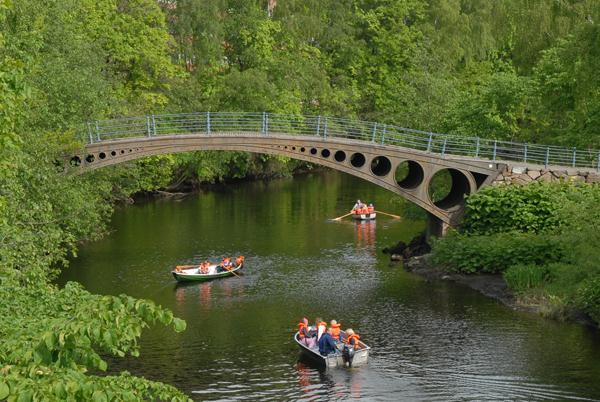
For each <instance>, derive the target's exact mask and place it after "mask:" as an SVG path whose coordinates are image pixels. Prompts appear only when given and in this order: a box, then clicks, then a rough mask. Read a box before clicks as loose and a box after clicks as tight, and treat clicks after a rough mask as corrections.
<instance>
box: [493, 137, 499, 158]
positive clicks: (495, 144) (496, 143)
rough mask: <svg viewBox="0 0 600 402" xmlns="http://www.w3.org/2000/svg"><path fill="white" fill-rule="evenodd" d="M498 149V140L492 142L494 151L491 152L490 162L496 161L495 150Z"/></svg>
mask: <svg viewBox="0 0 600 402" xmlns="http://www.w3.org/2000/svg"><path fill="white" fill-rule="evenodd" d="M497 149H498V140H494V150H493V151H492V160H493V161H494V162H495V161H496V150H497Z"/></svg>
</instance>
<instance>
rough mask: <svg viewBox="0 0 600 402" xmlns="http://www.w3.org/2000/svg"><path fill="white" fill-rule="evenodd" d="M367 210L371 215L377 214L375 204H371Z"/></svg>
mask: <svg viewBox="0 0 600 402" xmlns="http://www.w3.org/2000/svg"><path fill="white" fill-rule="evenodd" d="M367 210H368V212H369V213H370V214H372V213H373V212H375V207H374V206H373V204H369V206H368V207H367Z"/></svg>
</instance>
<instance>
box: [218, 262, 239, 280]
mask: <svg viewBox="0 0 600 402" xmlns="http://www.w3.org/2000/svg"><path fill="white" fill-rule="evenodd" d="M221 266H222V267H223V268H225V269H226V270H228V271H229V272H231V273H232V274H234V275H235V276H237V277H238V278H240V276H239V275H238V274H236V273H235V272H234V271H233V270H231V269H229V268H228V267H226V266H223V265H221Z"/></svg>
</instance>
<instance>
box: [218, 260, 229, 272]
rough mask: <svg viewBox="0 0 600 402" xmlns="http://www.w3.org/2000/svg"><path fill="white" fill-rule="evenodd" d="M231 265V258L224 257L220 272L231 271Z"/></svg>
mask: <svg viewBox="0 0 600 402" xmlns="http://www.w3.org/2000/svg"><path fill="white" fill-rule="evenodd" d="M231 265H232V264H231V257H223V259H222V260H221V264H219V266H218V267H217V269H218V271H219V272H225V271H229V269H231ZM227 268H229V269H227Z"/></svg>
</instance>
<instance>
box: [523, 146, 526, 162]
mask: <svg viewBox="0 0 600 402" xmlns="http://www.w3.org/2000/svg"><path fill="white" fill-rule="evenodd" d="M523 162H525V163H527V144H525V150H524V151H523Z"/></svg>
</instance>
